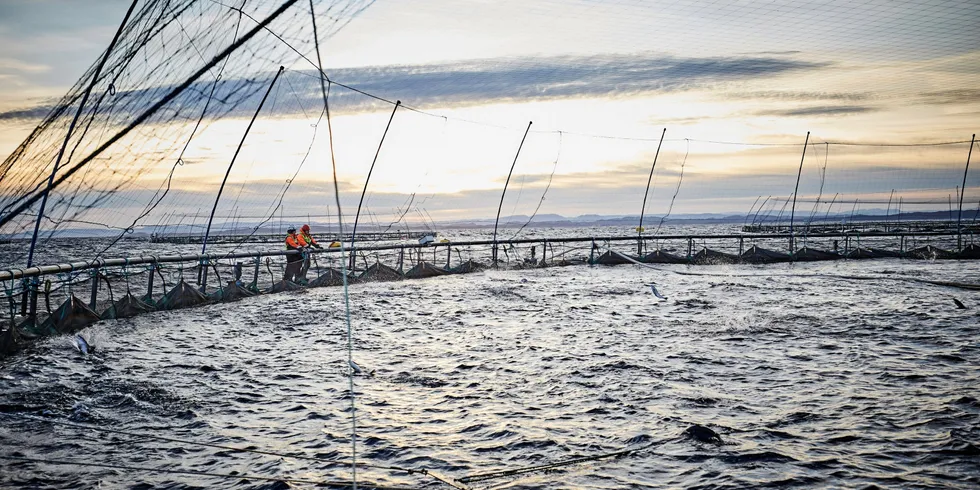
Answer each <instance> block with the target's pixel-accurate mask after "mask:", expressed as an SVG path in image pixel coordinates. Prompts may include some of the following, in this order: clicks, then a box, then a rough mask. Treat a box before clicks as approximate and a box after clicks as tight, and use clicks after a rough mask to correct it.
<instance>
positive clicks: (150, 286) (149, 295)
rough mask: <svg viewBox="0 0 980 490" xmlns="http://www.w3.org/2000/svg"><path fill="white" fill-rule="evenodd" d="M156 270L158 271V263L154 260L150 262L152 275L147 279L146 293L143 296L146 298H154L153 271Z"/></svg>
mask: <svg viewBox="0 0 980 490" xmlns="http://www.w3.org/2000/svg"><path fill="white" fill-rule="evenodd" d="M156 271H157V264H156V263H155V262H154V263H152V264H150V273H149V276H150V277H149V278H148V279H147V280H146V295H145V296H143V298H144V299H146V300H153V273H154V272H156ZM147 302H149V301H147ZM151 304H152V303H151Z"/></svg>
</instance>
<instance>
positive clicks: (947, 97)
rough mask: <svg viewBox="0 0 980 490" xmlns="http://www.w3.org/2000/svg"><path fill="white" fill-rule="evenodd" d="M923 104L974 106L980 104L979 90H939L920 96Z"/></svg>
mask: <svg viewBox="0 0 980 490" xmlns="http://www.w3.org/2000/svg"><path fill="white" fill-rule="evenodd" d="M920 95H921V98H922V103H923V104H943V105H946V104H974V103H977V102H980V89H958V90H940V91H937V92H925V93H922V94H920Z"/></svg>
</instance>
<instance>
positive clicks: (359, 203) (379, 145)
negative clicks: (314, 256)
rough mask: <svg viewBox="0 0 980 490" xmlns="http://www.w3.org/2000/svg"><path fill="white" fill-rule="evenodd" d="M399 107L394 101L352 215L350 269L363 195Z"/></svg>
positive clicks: (352, 263) (352, 266)
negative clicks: (355, 209)
mask: <svg viewBox="0 0 980 490" xmlns="http://www.w3.org/2000/svg"><path fill="white" fill-rule="evenodd" d="M401 105H402V101H400V100H397V101H395V107H394V108H393V109H392V110H391V116H390V117H389V118H388V125H387V126H385V132H384V133H383V134H382V135H381V141H380V142H379V143H378V149H377V151H375V152H374V160H371V168H369V169H368V174H367V178H366V179H364V188H363V189H361V200H360V201H358V202H357V212H355V213H354V227H353V228H351V232H350V248H351V258H350V268H351V269H353V268H354V259H355V253H354V252H353V250H354V241H355V240H356V239H357V221H358V219H359V218H360V217H361V206H362V205H363V204H364V195H365V194H367V188H368V183H370V182H371V174H372V173H373V172H374V164H376V163H378V155H380V154H381V147H382V146H384V144H385V137H386V136H388V130H389V129H391V121H393V120H395V113H396V112H398V108H399V107H401ZM341 240H343V237H341Z"/></svg>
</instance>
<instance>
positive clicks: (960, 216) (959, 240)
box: [956, 133, 977, 252]
mask: <svg viewBox="0 0 980 490" xmlns="http://www.w3.org/2000/svg"><path fill="white" fill-rule="evenodd" d="M976 140H977V134H976V133H973V136H972V137H970V151H969V152H967V154H966V168H964V169H963V185H962V186H960V212H959V214H957V215H956V248H957V249H958V250H959V251H960V252H962V251H963V228H962V226H961V223H962V220H963V195H964V194H966V174H967V172H969V171H970V157H972V156H973V144H974V143H975V142H976Z"/></svg>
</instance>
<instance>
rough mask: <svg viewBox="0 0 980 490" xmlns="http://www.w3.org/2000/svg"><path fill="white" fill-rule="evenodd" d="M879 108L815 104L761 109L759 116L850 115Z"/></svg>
mask: <svg viewBox="0 0 980 490" xmlns="http://www.w3.org/2000/svg"><path fill="white" fill-rule="evenodd" d="M877 110H879V109H878V108H876V107H872V106H864V105H840V106H813V107H797V108H795V109H777V110H769V111H760V112H757V113H756V115H759V116H779V117H810V116H849V115H852V114H862V113H866V112H874V111H877Z"/></svg>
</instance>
